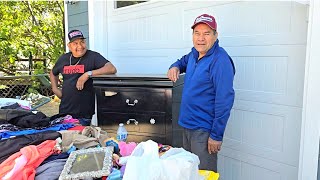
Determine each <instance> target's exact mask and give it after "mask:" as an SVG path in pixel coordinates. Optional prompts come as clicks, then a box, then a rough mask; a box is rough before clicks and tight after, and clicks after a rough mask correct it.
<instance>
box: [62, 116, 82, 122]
mask: <svg viewBox="0 0 320 180" xmlns="http://www.w3.org/2000/svg"><path fill="white" fill-rule="evenodd" d="M62 123H64V124H66V123H74V124H77V123H78V124H79V123H80V122H79V120H78V119H74V118H73V117H72V116H71V115H66V116H65V117H64V120H63V122H62Z"/></svg>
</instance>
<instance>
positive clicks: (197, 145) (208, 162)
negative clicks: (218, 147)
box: [183, 128, 218, 172]
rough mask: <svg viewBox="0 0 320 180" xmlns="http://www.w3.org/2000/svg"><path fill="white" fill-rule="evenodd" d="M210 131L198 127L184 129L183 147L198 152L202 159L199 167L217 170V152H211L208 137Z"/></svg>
mask: <svg viewBox="0 0 320 180" xmlns="http://www.w3.org/2000/svg"><path fill="white" fill-rule="evenodd" d="M209 135H210V133H209V132H207V131H205V130H201V129H197V130H191V129H186V128H184V129H183V148H184V149H185V150H187V151H190V152H192V153H194V154H196V155H197V156H198V157H199V159H200V165H199V169H201V170H210V171H214V172H217V160H218V157H217V153H213V154H209V152H208V138H209Z"/></svg>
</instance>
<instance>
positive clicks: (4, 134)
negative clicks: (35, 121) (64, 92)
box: [0, 123, 74, 140]
mask: <svg viewBox="0 0 320 180" xmlns="http://www.w3.org/2000/svg"><path fill="white" fill-rule="evenodd" d="M72 127H74V124H71V123H68V124H56V125H54V126H51V127H48V128H45V129H41V130H36V129H28V130H22V131H5V132H2V133H0V140H1V139H7V138H10V137H14V136H19V135H24V134H35V133H38V132H44V131H49V130H52V131H61V130H67V129H69V128H72Z"/></svg>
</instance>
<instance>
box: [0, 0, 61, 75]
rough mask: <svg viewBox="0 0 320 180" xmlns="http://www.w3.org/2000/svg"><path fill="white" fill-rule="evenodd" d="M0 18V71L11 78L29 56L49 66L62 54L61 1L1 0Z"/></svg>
mask: <svg viewBox="0 0 320 180" xmlns="http://www.w3.org/2000/svg"><path fill="white" fill-rule="evenodd" d="M0 19H1V21H0V27H1V28H0V71H4V72H5V73H7V74H11V75H14V74H15V70H16V65H15V64H16V63H15V62H16V61H17V60H18V59H19V58H28V57H29V56H30V53H31V54H32V56H33V57H34V58H38V59H47V61H48V62H49V63H50V64H52V63H54V62H55V61H56V60H57V59H58V57H59V56H60V55H61V54H62V53H63V52H64V49H65V48H64V44H65V43H64V38H65V37H64V23H63V22H64V9H63V1H2V2H0Z"/></svg>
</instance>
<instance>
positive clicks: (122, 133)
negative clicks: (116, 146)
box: [117, 123, 128, 142]
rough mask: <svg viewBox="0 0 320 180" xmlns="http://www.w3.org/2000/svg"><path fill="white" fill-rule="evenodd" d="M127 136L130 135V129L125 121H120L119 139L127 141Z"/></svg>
mask: <svg viewBox="0 0 320 180" xmlns="http://www.w3.org/2000/svg"><path fill="white" fill-rule="evenodd" d="M127 137H128V131H127V130H126V128H125V127H124V125H123V123H120V124H119V128H118V131H117V140H118V141H124V142H125V141H127Z"/></svg>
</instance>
